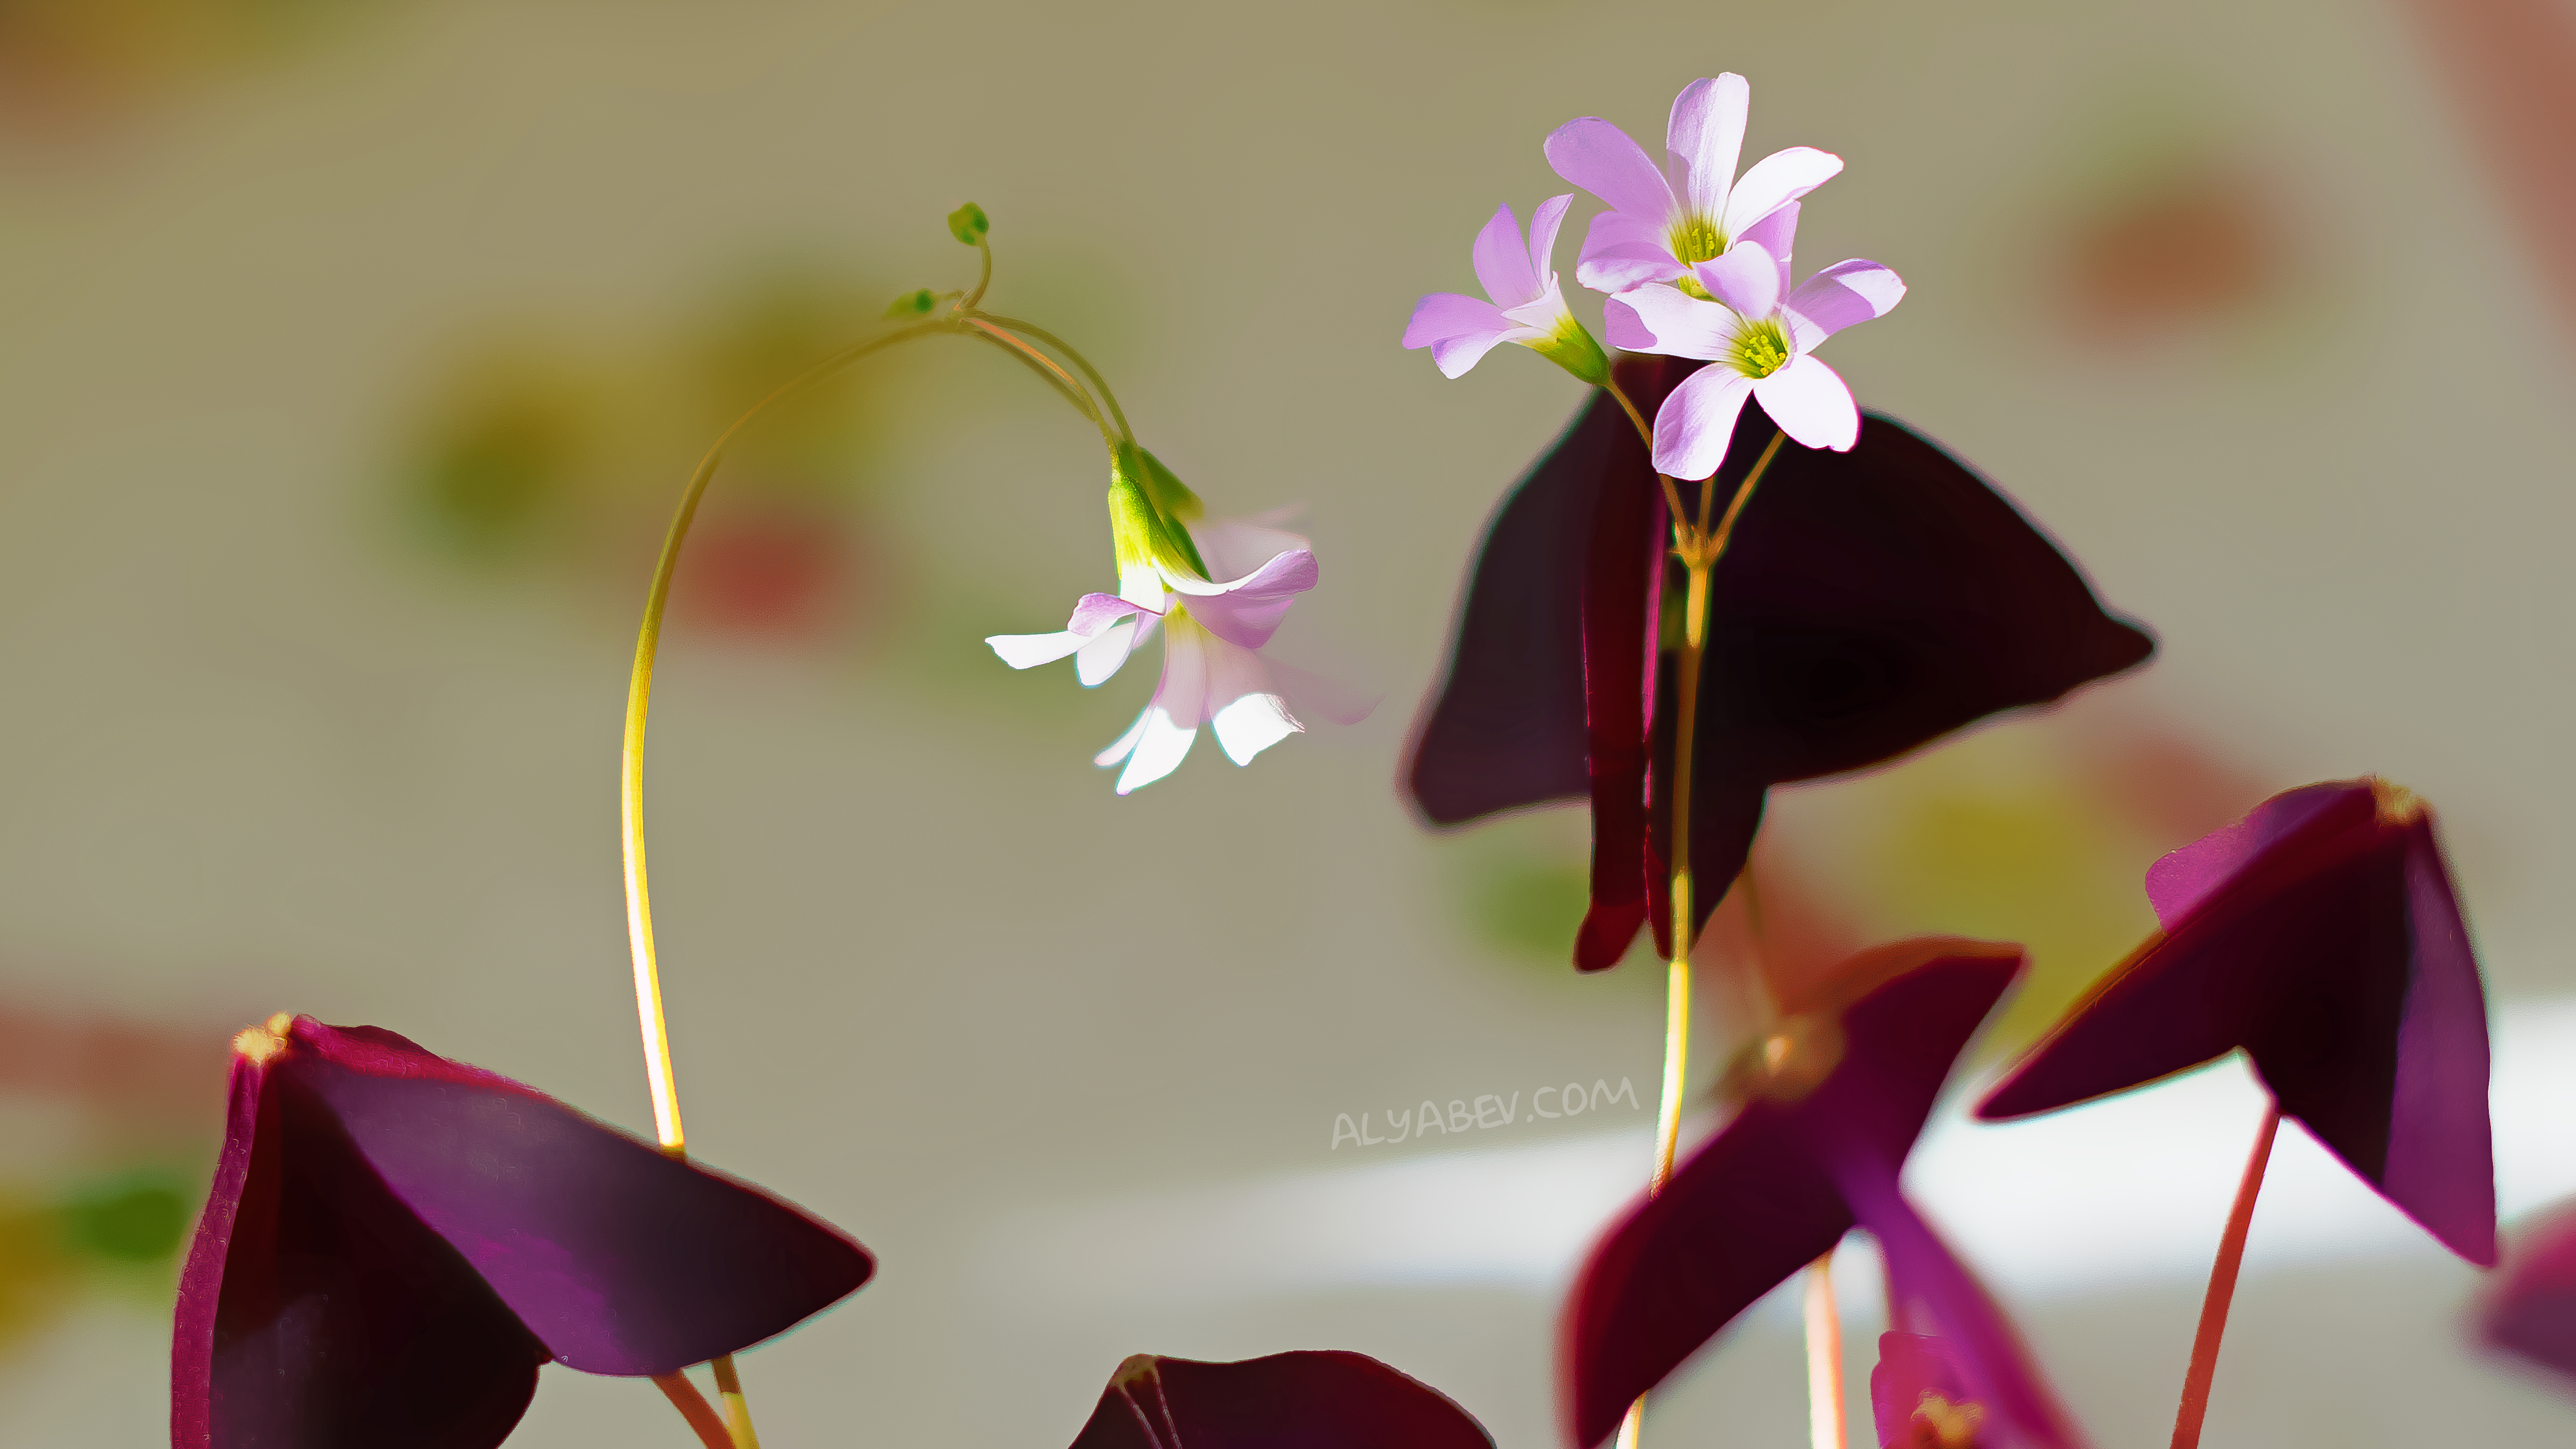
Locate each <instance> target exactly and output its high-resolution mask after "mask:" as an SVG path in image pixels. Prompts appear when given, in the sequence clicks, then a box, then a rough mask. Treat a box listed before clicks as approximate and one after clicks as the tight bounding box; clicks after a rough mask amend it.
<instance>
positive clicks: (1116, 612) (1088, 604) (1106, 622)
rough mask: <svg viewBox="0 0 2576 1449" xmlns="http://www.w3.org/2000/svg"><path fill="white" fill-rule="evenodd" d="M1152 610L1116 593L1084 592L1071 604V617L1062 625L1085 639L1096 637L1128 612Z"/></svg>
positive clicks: (1128, 613) (1144, 612) (1147, 611)
mask: <svg viewBox="0 0 2576 1449" xmlns="http://www.w3.org/2000/svg"><path fill="white" fill-rule="evenodd" d="M1152 612H1153V610H1151V609H1148V608H1145V607H1143V606H1142V605H1139V604H1135V603H1131V602H1129V601H1128V600H1126V599H1122V598H1120V597H1118V596H1117V595H1116V594H1085V595H1083V596H1082V598H1081V599H1080V600H1079V601H1078V602H1076V603H1075V604H1074V606H1073V617H1072V618H1071V619H1068V620H1066V621H1065V625H1064V627H1065V628H1067V629H1069V630H1071V631H1072V632H1074V633H1076V634H1079V635H1081V636H1082V637H1083V638H1085V639H1091V638H1096V637H1098V636H1099V633H1100V631H1101V630H1103V629H1106V628H1108V627H1109V626H1110V625H1112V624H1115V623H1117V622H1118V621H1119V620H1121V619H1124V618H1126V617H1127V616H1128V615H1130V614H1150V613H1152Z"/></svg>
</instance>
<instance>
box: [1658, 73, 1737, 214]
mask: <svg viewBox="0 0 2576 1449" xmlns="http://www.w3.org/2000/svg"><path fill="white" fill-rule="evenodd" d="M1752 102H1753V88H1752V87H1751V86H1750V85H1748V84H1747V83H1746V82H1745V79H1744V77H1742V76H1740V75H1736V74H1735V73H1733V72H1731V71H1730V72H1728V73H1727V74H1724V75H1721V76H1719V77H1717V78H1716V79H1714V80H1695V81H1692V82H1691V83H1690V84H1689V85H1686V86H1684V87H1682V93H1681V94H1680V95H1678V96H1675V97H1674V98H1673V114H1672V119H1671V120H1670V121H1669V122H1667V123H1666V125H1665V127H1664V148H1665V151H1666V152H1667V153H1668V155H1669V156H1670V157H1671V175H1672V190H1673V194H1674V195H1676V196H1678V197H1679V198H1681V202H1682V205H1683V206H1684V207H1686V208H1687V209H1688V211H1689V214H1690V215H1692V216H1704V217H1707V218H1708V219H1709V220H1711V221H1715V220H1717V219H1718V218H1719V217H1721V216H1723V215H1725V214H1726V193H1727V190H1728V188H1729V187H1730V186H1731V185H1732V184H1733V183H1734V181H1735V163H1736V161H1737V160H1738V159H1739V158H1740V157H1741V156H1742V155H1743V152H1744V117H1745V112H1746V111H1747V110H1748V109H1749V108H1750V107H1751V105H1752ZM1728 235H1730V236H1731V235H1733V233H1732V232H1729V233H1728Z"/></svg>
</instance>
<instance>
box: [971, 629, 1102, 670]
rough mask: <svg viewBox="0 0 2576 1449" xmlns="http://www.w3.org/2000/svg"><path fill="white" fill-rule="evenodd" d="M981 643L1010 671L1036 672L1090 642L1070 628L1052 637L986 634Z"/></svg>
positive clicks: (1044, 635)
mask: <svg viewBox="0 0 2576 1449" xmlns="http://www.w3.org/2000/svg"><path fill="white" fill-rule="evenodd" d="M984 642H985V643H987V644H990V645H992V646H993V652H994V653H995V654H998V655H1000V656H1001V658H1002V662H1003V663H1004V664H1007V665H1009V666H1011V667H1012V668H1013V669H1035V668H1037V667H1038V666H1039V665H1041V664H1053V663H1054V662H1056V661H1057V660H1059V659H1062V658H1063V657H1064V656H1066V655H1068V654H1071V653H1073V652H1074V651H1075V650H1077V649H1080V648H1081V647H1082V646H1083V645H1085V644H1088V643H1090V642H1091V640H1090V639H1089V638H1088V637H1086V636H1084V635H1081V634H1076V633H1075V632H1073V631H1072V630H1071V629H1059V630H1057V631H1056V632H1055V633H1052V634H987V635H985V636H984Z"/></svg>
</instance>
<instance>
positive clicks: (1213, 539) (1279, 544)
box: [1189, 508, 1314, 579]
mask: <svg viewBox="0 0 2576 1449" xmlns="http://www.w3.org/2000/svg"><path fill="white" fill-rule="evenodd" d="M1295 512H1297V510H1296V509H1294V508H1278V509H1273V510H1271V511H1270V512H1268V513H1264V514H1259V515H1256V516H1254V517H1251V518H1211V519H1206V520H1204V521H1202V522H1198V523H1193V524H1191V525H1190V526H1189V527H1190V541H1191V542H1193V543H1195V544H1197V545H1198V546H1199V557H1200V558H1203V559H1205V560H1207V566H1208V568H1209V570H1210V571H1211V572H1213V573H1214V574H1215V575H1216V576H1217V577H1218V578H1221V579H1239V578H1242V577H1243V576H1244V575H1246V574H1249V573H1252V572H1253V571H1255V570H1256V569H1259V568H1260V567H1261V566H1262V565H1263V564H1266V563H1268V562H1270V561H1271V560H1272V559H1274V558H1277V557H1279V555H1281V554H1283V553H1290V552H1294V551H1295V550H1297V549H1301V548H1312V547H1313V546H1314V545H1313V544H1311V543H1309V542H1308V541H1307V539H1306V537H1305V535H1303V534H1297V533H1290V532H1289V531H1288V530H1286V529H1284V528H1272V527H1271V526H1270V525H1271V524H1272V523H1277V522H1284V521H1285V520H1286V517H1287V516H1288V515H1291V514H1294V513H1295Z"/></svg>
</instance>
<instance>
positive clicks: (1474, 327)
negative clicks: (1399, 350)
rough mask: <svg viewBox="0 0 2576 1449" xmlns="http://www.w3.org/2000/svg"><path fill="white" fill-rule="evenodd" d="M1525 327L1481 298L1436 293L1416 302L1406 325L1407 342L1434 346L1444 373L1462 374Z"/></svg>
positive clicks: (1436, 359)
mask: <svg viewBox="0 0 2576 1449" xmlns="http://www.w3.org/2000/svg"><path fill="white" fill-rule="evenodd" d="M1523 330H1526V329H1523V328H1521V327H1519V326H1518V325H1516V324H1515V323H1513V322H1512V320H1511V319H1510V318H1508V317H1505V316H1504V315H1503V310H1502V309H1501V308H1500V307H1497V306H1495V305H1494V304H1493V303H1491V302H1488V301H1486V300H1484V299H1483V298H1481V297H1462V296H1460V295H1458V294H1457V293H1455V292H1434V293H1432V294H1431V295H1429V296H1427V297H1425V298H1423V299H1422V300H1421V301H1420V302H1417V303H1415V304H1414V307H1413V320H1412V321H1410V322H1407V323H1406V324H1405V326H1404V345H1405V346H1406V347H1409V348H1410V347H1428V348H1430V349H1431V360H1432V361H1433V362H1434V363H1436V364H1438V365H1439V368H1440V373H1441V375H1442V376H1444V377H1458V376H1461V375H1463V374H1464V373H1465V372H1466V371H1467V369H1468V368H1471V367H1473V366H1475V365H1476V362H1477V359H1479V358H1481V357H1483V356H1484V355H1485V354H1486V353H1488V352H1491V351H1493V350H1494V346H1495V344H1497V343H1499V342H1501V341H1503V340H1504V339H1505V338H1507V337H1509V336H1511V335H1512V334H1513V333H1515V332H1519V331H1523Z"/></svg>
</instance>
